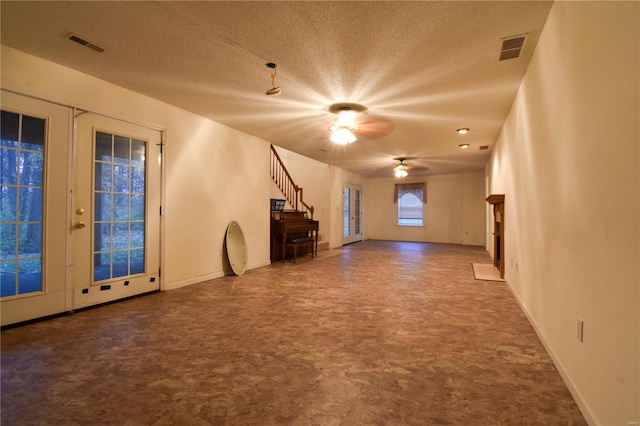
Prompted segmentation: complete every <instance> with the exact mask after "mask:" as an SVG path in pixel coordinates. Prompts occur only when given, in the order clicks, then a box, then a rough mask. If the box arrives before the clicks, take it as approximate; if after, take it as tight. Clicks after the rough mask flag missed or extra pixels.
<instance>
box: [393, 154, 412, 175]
mask: <svg viewBox="0 0 640 426" xmlns="http://www.w3.org/2000/svg"><path fill="white" fill-rule="evenodd" d="M398 160H400V164H398V165H397V166H395V167H394V168H393V171H394V172H395V175H396V177H398V178H403V177H407V175H408V174H409V172H407V170H408V169H409V166H407V165H406V164H404V158H399V159H398Z"/></svg>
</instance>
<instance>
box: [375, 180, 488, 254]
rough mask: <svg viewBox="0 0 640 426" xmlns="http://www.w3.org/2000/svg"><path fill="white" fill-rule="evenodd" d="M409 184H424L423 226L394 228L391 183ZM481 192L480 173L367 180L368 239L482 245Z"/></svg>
mask: <svg viewBox="0 0 640 426" xmlns="http://www.w3.org/2000/svg"><path fill="white" fill-rule="evenodd" d="M412 182H426V183H427V203H426V204H425V205H424V223H425V226H423V227H412V226H411V227H410V226H397V220H398V205H397V204H396V203H394V202H393V193H394V187H395V184H396V183H412ZM484 192H485V191H484V175H483V173H464V174H451V175H434V176H422V177H407V178H405V179H402V180H399V179H396V178H384V179H369V191H368V194H367V195H368V196H367V198H366V208H367V209H366V212H367V218H366V223H365V229H366V231H367V235H368V238H371V239H380V240H397V241H427V242H436V243H454V244H471V245H484V244H485V221H484V216H485V204H486V202H485V201H484V198H485V196H484Z"/></svg>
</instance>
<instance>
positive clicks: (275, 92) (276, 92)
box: [265, 62, 281, 96]
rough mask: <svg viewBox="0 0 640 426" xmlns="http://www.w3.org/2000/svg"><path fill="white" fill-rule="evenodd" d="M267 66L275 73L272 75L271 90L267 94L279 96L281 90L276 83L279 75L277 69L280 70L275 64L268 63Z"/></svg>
mask: <svg viewBox="0 0 640 426" xmlns="http://www.w3.org/2000/svg"><path fill="white" fill-rule="evenodd" d="M265 65H266V66H267V68H270V69H272V70H273V72H272V73H271V89H269V90H267V91H266V94H267V95H269V96H278V95H279V94H280V92H281V90H280V88H279V87H276V83H275V79H276V75H277V70H276V68H278V65H277V64H275V63H273V62H268V63H266V64H265Z"/></svg>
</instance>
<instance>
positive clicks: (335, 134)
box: [329, 103, 366, 145]
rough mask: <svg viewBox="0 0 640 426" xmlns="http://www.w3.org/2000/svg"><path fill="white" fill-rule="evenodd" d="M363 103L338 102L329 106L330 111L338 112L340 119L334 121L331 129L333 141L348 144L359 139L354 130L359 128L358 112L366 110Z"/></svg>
mask: <svg viewBox="0 0 640 426" xmlns="http://www.w3.org/2000/svg"><path fill="white" fill-rule="evenodd" d="M365 110H366V108H365V107H364V106H362V105H358V104H351V103H337V104H333V105H331V106H330V107H329V112H332V113H334V114H338V119H337V120H336V121H335V123H333V125H332V126H331V127H329V130H330V131H331V142H333V143H336V144H339V145H348V144H350V143H353V142H355V141H356V140H357V138H356V135H355V134H354V132H355V131H356V130H358V126H357V125H356V114H357V113H359V112H362V111H365Z"/></svg>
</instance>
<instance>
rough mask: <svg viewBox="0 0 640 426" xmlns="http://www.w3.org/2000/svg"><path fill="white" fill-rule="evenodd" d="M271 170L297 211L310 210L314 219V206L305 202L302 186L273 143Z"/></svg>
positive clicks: (273, 177) (285, 195)
mask: <svg viewBox="0 0 640 426" xmlns="http://www.w3.org/2000/svg"><path fill="white" fill-rule="evenodd" d="M270 170H271V179H273V181H274V182H275V183H276V185H277V186H278V188H279V189H280V191H281V192H282V195H284V198H285V199H286V200H287V201H288V202H289V204H291V206H292V207H293V208H294V209H295V210H297V211H302V212H309V214H310V215H311V219H313V206H310V205H308V204H307V203H305V202H304V199H303V197H302V195H303V191H302V188H300V187H299V186H298V185H296V184H295V182H294V181H293V179H292V178H291V175H290V174H289V171H288V170H287V168H286V167H285V166H284V163H283V162H282V159H281V158H280V156H279V155H278V153H277V152H276V149H275V148H274V147H273V145H271V167H270Z"/></svg>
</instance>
